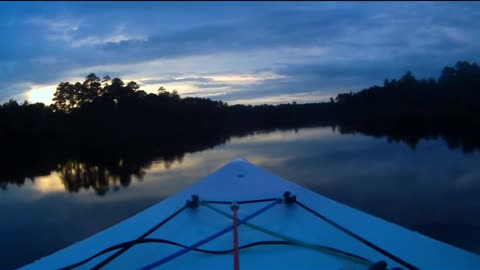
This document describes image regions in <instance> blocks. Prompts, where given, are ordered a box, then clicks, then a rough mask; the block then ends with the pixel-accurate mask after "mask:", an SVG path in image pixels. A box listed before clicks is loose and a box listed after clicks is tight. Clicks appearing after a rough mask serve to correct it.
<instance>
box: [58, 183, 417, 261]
mask: <svg viewBox="0 0 480 270" xmlns="http://www.w3.org/2000/svg"><path fill="white" fill-rule="evenodd" d="M262 202H271V203H270V204H268V205H266V206H264V207H263V208H261V209H259V210H257V211H255V212H253V213H251V214H250V215H248V216H247V217H245V218H243V219H240V220H239V219H238V217H237V210H238V207H239V205H240V204H251V203H262ZM282 202H283V203H285V204H287V205H292V204H296V205H298V206H300V207H301V208H303V209H305V210H307V211H308V212H310V213H312V214H313V215H315V216H316V217H318V218H320V219H322V220H323V221H325V222H327V223H328V224H330V225H332V226H334V227H336V228H337V229H340V230H341V231H343V232H345V233H347V234H348V235H350V236H352V237H353V238H355V239H357V240H359V241H360V242H362V243H364V244H366V245H367V246H369V247H370V248H373V249H374V250H376V251H378V252H380V253H381V254H383V255H385V256H387V257H389V258H390V259H392V260H394V261H396V262H397V263H399V264H400V265H402V266H404V267H406V268H407V269H409V270H418V269H419V268H417V267H415V266H413V265H411V264H409V263H408V262H406V261H404V260H402V259H400V258H398V257H397V256H395V255H393V254H391V253H389V252H388V251H385V250H384V249H382V248H380V247H378V246H376V245H375V244H373V243H371V242H369V241H367V240H365V239H363V238H362V237H360V236H358V235H356V234H355V233H353V232H351V231H349V230H348V229H346V228H344V227H342V226H340V225H339V224H337V223H335V222H333V221H332V220H330V219H328V218H326V217H325V216H323V215H321V214H320V213H318V212H316V211H315V210H313V209H311V208H309V207H308V206H306V205H305V204H303V203H301V202H299V201H298V200H297V199H296V196H291V193H290V192H288V191H287V192H285V193H284V194H283V198H282V199H279V198H268V199H259V200H247V201H238V202H234V201H212V200H200V199H199V197H198V196H197V195H192V199H191V200H188V201H187V202H186V204H185V205H184V206H183V207H181V208H180V209H178V210H177V211H175V212H174V213H172V214H171V215H170V216H168V217H167V218H165V219H164V220H162V221H161V222H160V223H158V224H157V225H155V226H154V227H152V228H151V229H150V230H148V231H147V232H145V233H144V234H142V235H141V236H140V237H138V238H137V239H136V240H133V241H127V242H124V243H120V244H117V245H114V246H111V247H108V248H105V249H104V250H102V251H100V252H98V253H96V254H94V255H92V256H90V257H89V258H87V259H84V260H82V261H80V262H77V263H74V264H71V265H69V266H65V267H62V268H59V269H58V270H70V269H74V268H76V267H79V266H81V265H84V264H86V263H88V262H90V261H91V260H93V259H95V258H97V257H99V256H101V255H104V254H106V253H109V252H112V251H115V250H117V252H115V253H114V254H112V255H111V256H109V257H108V258H106V259H104V260H103V261H101V262H100V263H98V264H97V265H95V266H94V267H93V268H91V269H95V270H98V269H101V268H102V267H104V266H105V265H106V264H108V263H110V262H111V261H113V260H114V259H115V258H117V257H118V256H120V255H122V254H123V253H124V252H126V251H127V250H128V249H130V248H132V247H133V246H135V245H139V244H146V243H163V244H169V245H174V246H179V247H182V250H180V251H177V252H175V253H173V254H170V255H168V256H166V257H164V258H162V259H160V260H158V261H155V262H153V263H150V264H148V265H146V266H144V267H142V268H140V269H139V270H150V269H153V268H156V267H158V266H160V265H162V264H164V263H166V262H168V261H170V260H172V259H174V258H177V257H179V256H181V255H183V254H185V253H187V252H189V251H196V252H202V253H208V254H226V253H230V252H233V253H234V270H239V269H240V266H239V250H241V249H246V248H251V247H254V246H262V245H291V246H297V247H303V248H307V249H312V250H316V251H319V252H323V253H326V254H330V255H333V256H337V257H340V258H342V259H347V260H350V261H353V262H357V263H360V264H363V265H366V266H369V269H370V270H376V269H379V270H386V269H387V268H386V266H387V264H386V263H385V262H384V261H380V262H377V263H373V262H372V261H370V260H368V259H365V258H363V257H361V256H358V255H355V254H351V253H349V252H345V251H342V250H338V249H335V248H332V247H328V246H322V245H316V244H311V243H307V242H304V241H301V240H299V239H295V238H293V237H289V236H285V235H282V234H280V233H276V232H273V231H271V230H269V229H266V228H263V227H260V226H257V225H254V224H251V223H248V222H247V221H248V220H250V219H252V218H254V217H256V216H257V215H259V214H261V213H263V212H264V211H266V210H268V209H270V208H271V207H273V206H274V205H276V204H279V203H282ZM214 204H230V208H231V210H232V212H233V215H231V214H229V213H227V212H225V211H223V210H221V209H219V208H217V207H215V206H213V205H214ZM200 205H202V206H206V207H207V208H209V209H211V210H213V211H215V212H217V213H219V214H221V215H223V216H225V217H228V218H230V219H233V224H232V225H231V226H229V227H227V228H224V229H223V230H221V231H219V232H217V233H215V234H213V235H210V236H209V237H207V238H205V239H202V240H200V241H198V242H196V243H195V244H193V245H190V246H186V245H183V244H180V243H177V242H174V241H170V240H165V239H157V238H147V236H148V235H150V234H152V233H153V232H154V231H156V230H157V229H158V228H160V227H161V226H163V225H165V224H166V223H167V222H169V221H170V220H172V219H173V218H174V217H176V216H177V215H178V214H180V213H181V212H183V211H184V210H185V209H187V208H197V207H199V206H200ZM239 225H245V226H248V227H250V228H252V229H255V230H257V231H260V232H263V233H265V234H268V235H271V236H274V237H277V238H280V239H283V240H284V241H257V242H252V243H249V244H246V245H242V246H239V245H238V230H237V228H238V226H239ZM232 230H233V234H234V241H233V248H232V249H227V250H208V249H200V248H199V247H200V246H202V245H204V244H206V243H208V242H210V241H212V240H214V239H215V238H217V237H220V236H221V235H224V234H225V233H227V232H229V231H232ZM394 269H396V270H398V269H400V268H394ZM392 270H393V269H392Z"/></svg>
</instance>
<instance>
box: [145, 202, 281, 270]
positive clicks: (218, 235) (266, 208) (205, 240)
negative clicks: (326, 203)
mask: <svg viewBox="0 0 480 270" xmlns="http://www.w3.org/2000/svg"><path fill="white" fill-rule="evenodd" d="M279 203H281V200H280V199H277V200H276V201H274V202H271V203H269V204H268V205H266V206H264V207H262V208H260V209H259V210H257V211H255V212H253V213H252V214H250V215H248V216H247V217H245V218H243V219H240V220H239V221H238V225H241V224H243V223H245V222H247V221H248V220H250V219H252V218H254V217H256V216H258V215H259V214H261V213H263V212H265V211H266V210H268V209H270V208H271V207H273V206H275V205H276V204H279ZM232 229H233V225H230V226H228V227H226V228H224V229H223V230H221V231H219V232H217V233H214V234H212V235H210V236H209V237H207V238H204V239H202V240H200V241H198V242H196V243H195V244H193V245H191V246H188V247H186V248H184V249H182V250H180V251H177V252H175V253H173V254H170V255H169V256H167V257H164V258H162V259H160V260H158V261H156V262H153V263H151V264H148V265H146V266H144V267H142V268H140V269H139V270H150V269H153V268H155V267H157V266H160V265H162V264H164V263H166V262H169V261H171V260H173V259H175V258H177V257H179V256H181V255H183V254H185V253H187V252H189V251H191V250H194V249H196V248H198V247H200V246H202V245H204V244H206V243H208V242H210V241H212V240H214V239H215V238H218V237H220V236H222V235H224V234H226V233H227V232H229V231H231V230H232Z"/></svg>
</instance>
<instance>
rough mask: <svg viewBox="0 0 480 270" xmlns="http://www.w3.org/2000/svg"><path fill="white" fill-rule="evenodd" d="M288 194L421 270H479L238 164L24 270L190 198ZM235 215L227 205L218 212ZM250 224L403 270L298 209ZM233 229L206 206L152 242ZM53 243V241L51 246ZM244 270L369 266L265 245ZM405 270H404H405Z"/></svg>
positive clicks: (253, 234) (146, 260)
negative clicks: (158, 239) (382, 262)
mask: <svg viewBox="0 0 480 270" xmlns="http://www.w3.org/2000/svg"><path fill="white" fill-rule="evenodd" d="M285 191H290V192H291V193H292V194H293V195H296V196H297V200H298V201H300V202H302V203H304V204H305V205H307V206H309V207H311V208H312V209H314V210H315V211H318V212H319V213H321V214H322V215H324V216H326V217H328V218H329V219H331V220H333V221H335V222H336V223H338V224H340V225H341V226H343V227H345V228H347V229H349V230H350V231H352V232H354V233H355V234H357V235H360V236H361V237H362V238H365V239H367V240H368V241H370V242H372V243H374V244H375V245H377V246H379V247H381V248H383V249H385V250H387V251H388V252H390V253H392V254H394V255H396V256H397V257H399V258H401V259H403V260H405V261H407V262H409V263H411V264H413V265H415V266H417V267H419V268H420V269H432V270H433V269H435V270H441V269H452V270H454V269H455V270H462V269H468V270H476V269H480V256H478V255H475V254H473V253H470V252H467V251H464V250H462V249H459V248H456V247H453V246H451V245H448V244H445V243H442V242H439V241H437V240H434V239H431V238H429V237H426V236H424V235H421V234H419V233H416V232H413V231H410V230H407V229H405V228H403V227H400V226H398V225H395V224H392V223H389V222H387V221H385V220H382V219H380V218H377V217H374V216H371V215H368V214H366V213H364V212H361V211H359V210H356V209H353V208H351V207H348V206H346V205H343V204H340V203H338V202H335V201H333V200H330V199H328V198H326V197H324V196H321V195H319V194H317V193H314V192H312V191H310V190H308V189H305V188H303V187H301V186H299V185H297V184H294V183H292V182H290V181H287V180H284V179H282V178H280V177H278V176H275V175H273V174H271V173H269V172H267V171H265V170H263V169H261V168H259V167H257V166H255V165H253V164H251V163H249V162H248V161H246V160H244V159H236V160H233V161H231V162H229V163H227V164H226V165H225V166H223V167H222V168H220V169H219V170H217V171H215V172H214V173H212V174H211V175H209V176H207V177H206V178H204V179H202V180H200V181H199V182H197V183H195V184H193V185H192V186H190V187H188V188H186V189H184V190H183V191H181V192H179V193H178V194H175V195H172V196H170V197H169V198H167V199H165V200H163V201H162V202H160V203H158V204H156V205H154V206H152V207H150V208H148V209H146V210H145V211H142V212H140V213H138V214H137V215H135V216H133V217H131V218H129V219H127V220H125V221H123V222H121V223H119V224H117V225H115V226H113V227H111V228H109V229H106V230H104V231H102V232H100V233H97V234H95V235H93V236H91V237H90V238H87V239H85V240H83V241H80V242H78V243H76V244H74V245H72V246H69V247H67V248H65V249H62V250H60V251H58V252H56V253H54V254H52V255H50V256H47V257H45V258H42V259H40V260H38V261H36V262H34V263H32V264H29V265H26V266H24V267H23V268H22V269H25V270H26V269H42V270H43V269H58V268H61V267H64V266H67V265H70V264H73V263H76V262H78V261H81V260H83V259H85V258H87V257H89V256H91V255H93V254H95V253H97V252H98V251H101V250H102V249H104V248H107V247H110V246H112V245H115V244H118V243H121V242H126V241H131V240H134V239H136V238H137V237H139V236H140V235H142V234H143V233H145V232H146V231H148V230H149V229H150V228H152V227H153V226H155V225H156V224H158V223H159V222H160V221H162V220H163V219H165V218H166V217H168V216H169V215H171V214H172V213H173V212H175V211H176V210H178V209H179V208H181V207H182V206H184V205H185V202H186V201H187V200H190V199H191V195H192V194H196V195H198V196H199V198H200V200H216V201H222V200H224V201H243V200H256V199H265V198H272V197H274V198H282V195H283V193H284V192H285ZM268 204H269V202H262V203H255V204H243V205H241V206H240V208H239V210H238V215H239V218H240V219H241V218H243V217H246V216H248V215H249V214H251V213H253V212H255V211H256V210H258V209H260V208H262V207H264V206H266V205H268ZM215 206H216V207H220V208H222V209H223V210H224V211H226V212H228V213H231V212H232V211H231V210H230V207H229V205H215ZM249 223H252V224H255V225H259V226H262V227H265V228H268V229H270V230H272V231H274V232H277V233H281V234H283V235H287V236H290V237H294V238H296V239H299V240H303V241H305V242H309V243H312V244H318V245H324V246H329V247H332V248H336V249H339V250H343V251H346V252H349V253H353V254H356V255H359V256H362V257H364V258H367V259H369V260H371V261H373V262H377V261H380V260H384V261H386V262H387V263H388V268H389V269H390V268H392V267H395V266H397V267H401V265H399V264H398V263H395V262H394V261H392V260H390V259H388V258H386V257H385V256H384V255H382V254H380V253H379V252H377V251H375V250H373V249H371V248H370V247H367V246H366V245H364V244H363V243H361V242H359V241H358V240H356V239H354V238H352V237H351V236H349V235H347V234H345V233H344V232H342V231H340V230H339V229H337V228H335V227H333V226H332V225H330V224H328V223H326V222H325V221H323V220H321V219H319V218H318V217H316V216H314V215H312V214H311V213H309V212H307V211H305V210H304V209H302V208H301V207H300V206H298V205H296V204H292V205H286V204H283V203H282V204H277V205H275V206H273V207H272V208H270V209H268V210H266V211H265V212H263V213H261V214H259V215H258V216H256V217H254V218H253V219H251V220H250V221H249ZM231 224H232V220H231V219H229V218H227V217H225V216H222V215H220V214H218V213H216V212H214V211H212V210H211V209H209V208H207V207H206V206H199V207H198V208H194V209H192V208H188V209H186V210H184V211H183V212H181V213H180V214H179V215H178V216H176V217H175V218H174V219H172V220H171V221H170V222H168V223H166V224H165V225H164V226H162V227H160V228H159V229H158V230H157V231H155V232H154V233H152V234H151V235H149V236H148V238H162V239H167V240H171V241H175V242H179V243H182V244H185V245H191V244H194V243H196V242H197V241H199V240H202V239H204V238H206V237H208V236H210V235H212V234H214V233H216V232H218V231H220V230H222V229H224V228H226V227H228V226H229V225H231ZM238 232H239V244H240V245H244V244H248V243H251V242H256V241H263V240H281V239H277V238H275V237H272V236H270V235H267V234H264V233H262V232H258V231H255V230H254V229H252V228H250V227H247V226H245V225H241V226H239V228H238ZM232 239H233V233H232V232H231V231H229V232H228V233H226V234H225V235H223V236H220V237H219V238H216V239H215V240H213V241H211V242H209V243H207V244H205V245H203V246H201V247H200V248H203V249H212V250H224V249H231V248H232V246H233V240H232ZM52 241H55V240H54V239H52ZM181 249H182V248H180V247H176V246H170V245H166V244H158V243H147V244H139V245H136V246H134V247H132V248H131V249H129V250H128V251H126V252H125V253H123V254H122V255H120V256H119V257H118V258H116V259H114V260H113V261H112V262H110V263H109V264H107V265H106V266H105V267H103V268H102V269H139V268H141V267H143V266H145V265H148V264H150V263H152V262H155V261H158V260H159V259H162V258H163V257H165V256H168V255H170V254H172V253H175V252H177V251H179V250H181ZM114 252H115V251H112V252H110V253H107V254H105V255H102V256H100V257H98V258H96V259H94V260H92V261H91V262H89V263H87V264H85V265H82V266H80V267H78V268H75V269H90V268H92V267H93V266H95V265H97V264H98V263H99V262H101V261H102V260H104V259H105V258H107V257H108V256H110V255H111V254H113V253H114ZM158 269H222V270H224V269H233V255H232V253H229V254H224V255H212V254H204V253H199V252H196V251H190V252H188V253H186V254H184V255H182V256H180V257H178V258H175V259H173V260H171V261H169V262H167V263H165V264H163V265H161V266H159V267H158ZM240 269H277V270H281V269H335V270H337V269H344V270H347V269H348V270H355V269H359V270H360V269H362V270H363V269H368V267H367V266H365V265H362V264H358V263H356V262H353V261H350V260H346V259H342V258H339V257H336V256H332V255H329V254H325V253H321V252H318V251H315V250H311V249H307V248H303V247H296V246H280V245H266V246H256V247H251V248H248V249H243V250H240ZM403 269H406V268H405V267H403Z"/></svg>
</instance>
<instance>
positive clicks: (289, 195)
mask: <svg viewBox="0 0 480 270" xmlns="http://www.w3.org/2000/svg"><path fill="white" fill-rule="evenodd" d="M283 198H284V200H283V201H284V202H285V204H292V203H294V202H296V201H297V196H292V193H291V192H290V191H285V193H283Z"/></svg>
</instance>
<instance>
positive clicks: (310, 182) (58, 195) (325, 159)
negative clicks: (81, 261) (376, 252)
mask: <svg viewBox="0 0 480 270" xmlns="http://www.w3.org/2000/svg"><path fill="white" fill-rule="evenodd" d="M236 157H244V158H246V159H248V160H249V161H251V162H253V163H255V164H257V165H259V166H261V167H263V168H265V169H267V170H269V171H271V172H273V173H275V174H277V175H279V176H282V177H284V178H286V179H290V180H292V181H294V182H296V183H298V184H300V185H302V186H304V187H306V188H309V189H311V190H313V191H315V192H318V193H320V194H323V195H324V196H327V197H329V198H331V199H334V200H337V201H339V202H342V203H345V204H348V205H350V206H352V207H355V208H357V209H360V210H363V211H365V212H367V213H370V214H373V215H376V216H379V217H381V218H383V219H386V220H388V221H391V222H394V223H397V224H400V225H402V226H404V227H407V228H410V229H413V230H416V231H419V232H420V233H423V234H425V235H428V236H430V237H432V238H435V239H438V240H440V241H443V242H447V243H449V244H452V245H454V246H457V247H460V248H463V249H466V250H469V251H472V252H475V253H477V254H480V215H479V213H480V199H479V196H480V153H479V152H478V151H476V152H473V153H464V152H462V151H461V150H452V149H449V147H447V144H446V143H445V142H444V141H443V140H441V139H438V140H426V141H425V140H424V141H421V142H420V143H419V144H418V145H417V146H416V147H415V149H412V148H411V147H410V146H408V145H407V144H405V143H389V142H388V141H387V139H385V138H373V137H369V136H366V135H358V134H357V135H352V134H348V135H341V134H339V133H338V132H335V131H334V130H332V128H330V127H317V128H302V129H298V130H297V131H274V132H269V133H257V134H253V135H249V136H244V137H234V138H231V139H230V140H229V141H228V142H227V143H226V144H223V145H218V146H216V147H214V148H212V149H209V150H205V151H200V152H195V153H189V154H185V155H184V156H183V157H182V158H180V159H177V160H175V161H173V162H170V161H169V162H165V161H162V160H156V161H154V162H153V163H152V164H151V166H148V167H146V168H143V169H142V171H141V172H138V173H137V175H138V176H132V178H133V181H131V182H129V184H128V186H126V185H122V184H119V182H120V183H121V182H122V181H121V179H120V181H113V180H112V181H110V182H111V183H110V182H109V183H110V184H111V187H110V188H109V190H108V191H107V192H106V193H105V194H104V195H98V192H95V191H94V189H93V188H92V187H90V188H82V183H75V185H76V188H75V190H76V191H75V192H72V188H71V186H72V183H71V182H72V181H73V180H75V179H76V178H74V177H73V178H72V177H71V176H72V175H73V176H74V175H76V174H77V173H78V171H81V170H82V168H83V165H82V164H73V165H72V166H69V167H67V168H66V169H65V168H64V169H63V170H62V171H60V170H59V171H52V172H51V173H50V175H47V176H41V177H35V179H34V181H30V180H27V181H25V183H24V184H23V185H18V186H17V185H12V184H9V185H6V187H4V188H6V189H5V190H4V191H0V211H1V212H0V213H1V221H2V222H0V237H1V239H2V241H1V242H0V254H2V259H1V262H0V268H1V269H11V268H16V267H19V266H21V265H23V264H26V263H29V262H31V261H33V260H35V259H38V258H40V257H42V256H46V255H48V254H50V253H52V252H54V251H56V250H58V249H61V248H63V247H66V246H68V245H70V244H73V243H75V242H76V241H79V240H82V239H84V238H86V237H88V236H90V235H92V234H94V233H96V232H99V231H101V230H103V229H106V228H108V227H110V226H112V225H114V224H116V223H118V222H120V221H122V220H123V219H125V218H127V217H130V216H132V215H134V214H135V213H137V212H139V211H142V210H143V209H145V208H147V207H149V206H151V205H153V204H155V203H157V202H159V201H161V200H162V199H164V198H165V197H166V196H169V195H172V194H174V193H176V192H178V191H180V190H182V189H183V188H185V187H187V186H188V185H190V184H192V183H194V182H195V181H197V180H198V179H200V178H202V177H204V176H206V175H208V174H210V173H211V172H212V171H214V170H216V169H217V168H219V167H221V166H222V165H223V164H225V163H226V162H228V161H229V160H231V159H234V158H236ZM120 165H121V164H120ZM93 171H95V170H93ZM66 175H69V176H70V178H68V177H66ZM89 175H90V176H85V175H84V177H98V175H97V176H95V175H92V173H91V171H90V174H89ZM102 177H104V176H102ZM106 177H107V178H108V176H106ZM72 179H73V180H72ZM107 182H108V179H107ZM85 186H87V187H88V185H85ZM66 187H70V188H68V189H69V190H70V192H69V191H67V190H66Z"/></svg>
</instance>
